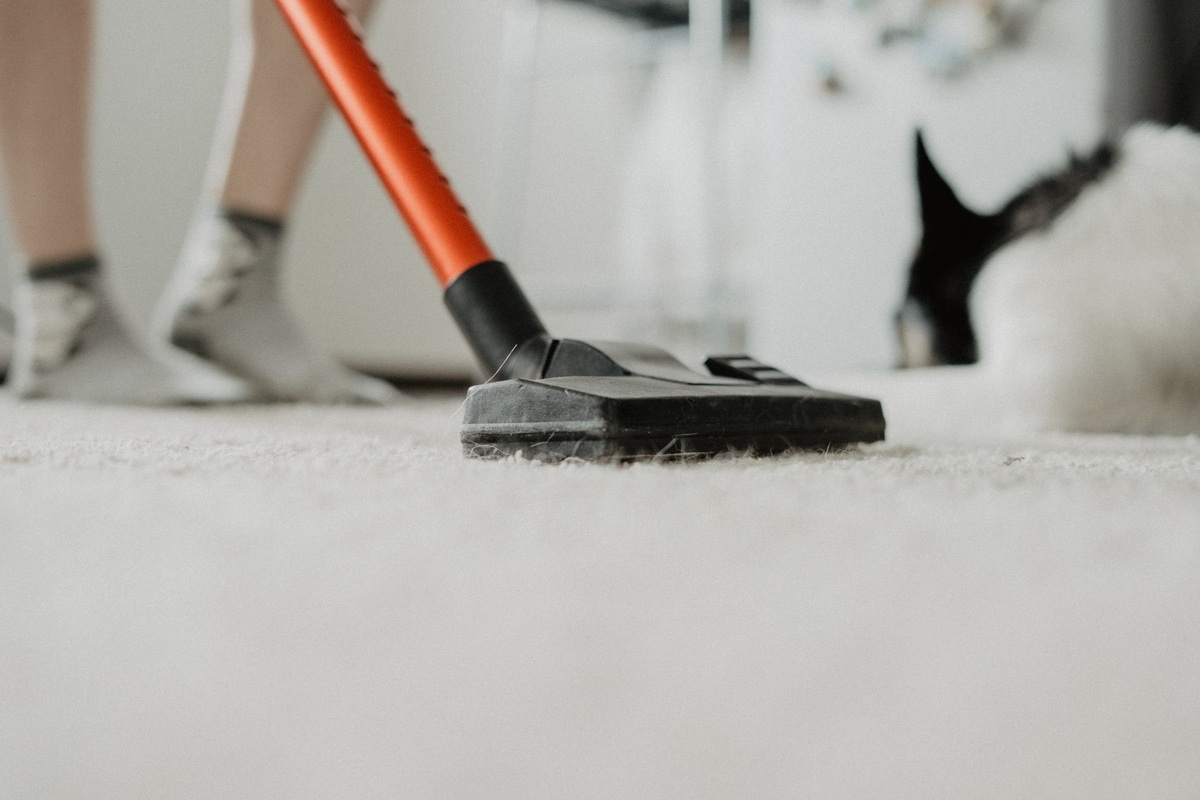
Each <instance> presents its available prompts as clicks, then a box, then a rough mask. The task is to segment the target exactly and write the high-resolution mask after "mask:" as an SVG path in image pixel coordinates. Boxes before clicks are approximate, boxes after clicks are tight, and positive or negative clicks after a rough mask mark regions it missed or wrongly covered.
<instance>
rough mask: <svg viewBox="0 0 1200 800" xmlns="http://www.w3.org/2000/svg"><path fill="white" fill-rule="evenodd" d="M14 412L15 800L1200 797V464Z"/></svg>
mask: <svg viewBox="0 0 1200 800" xmlns="http://www.w3.org/2000/svg"><path fill="white" fill-rule="evenodd" d="M458 402H459V400H458V399H457V398H445V397H443V398H436V397H434V398H426V399H421V400H414V401H412V402H410V403H409V404H407V405H405V406H403V407H401V408H398V409H391V410H363V409H324V408H308V407H278V408H243V409H224V410H199V411H197V410H161V411H146V410H133V409H119V408H104V409H94V408H84V407H80V406H72V405H65V404H53V403H42V404H27V405H21V404H17V403H15V402H13V401H11V400H10V399H7V398H5V399H0V798H4V800H8V799H9V798H14V799H16V798H20V799H21V800H50V799H51V798H53V799H54V800H74V799H75V798H79V799H80V800H84V798H86V800H102V799H106V798H114V800H115V799H116V798H120V800H135V799H140V798H147V800H151V799H153V800H166V799H168V798H170V799H174V798H179V799H181V800H183V799H187V800H191V798H196V799H197V800H199V798H205V799H206V800H207V799H209V798H221V800H241V799H242V798H245V799H246V800H249V799H250V798H254V799H255V800H261V799H263V798H280V799H281V800H282V799H284V798H286V800H308V799H309V798H311V799H312V800H318V799H321V800H326V799H329V798H336V799H337V800H358V799H360V798H371V799H374V798H381V799H382V798H387V799H388V800H395V799H396V798H488V800H492V799H494V798H567V797H570V798H605V799H609V798H689V799H692V798H800V797H813V798H854V799H855V800H861V799H862V798H993V797H994V798H1041V797H1045V798H1070V797H1078V798H1089V799H1090V800H1094V799H1095V798H1174V797H1178V798H1185V797H1186V798H1195V797H1197V796H1198V795H1200V441H1198V440H1196V439H1194V438H1192V439H1140V438H1118V437H1084V436H1052V437H1044V438H1037V439H1028V440H995V439H991V440H988V439H983V438H980V439H978V440H974V439H972V438H971V437H970V436H948V437H942V438H941V439H940V440H937V441H934V440H933V439H931V438H928V437H917V436H912V437H908V438H906V437H905V435H904V434H903V433H901V434H898V436H897V437H896V438H895V439H894V440H893V441H890V442H888V443H886V444H881V445H876V446H871V447H866V448H863V449H861V450H860V451H857V452H849V453H828V454H809V455H801V456H794V457H787V458H780V459H771V460H758V461H752V460H734V461H719V462H712V463H706V464H699V465H675V466H668V465H653V464H650V465H637V466H632V467H624V468H617V467H607V466H583V465H567V466H558V467H547V466H536V465H530V464H526V463H515V462H502V463H480V462H472V461H465V460H463V459H462V458H461V457H460V455H459V450H458V444H457V425H458V420H457V411H456V407H457V405H458Z"/></svg>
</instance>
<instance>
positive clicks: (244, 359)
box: [154, 212, 399, 404]
mask: <svg viewBox="0 0 1200 800" xmlns="http://www.w3.org/2000/svg"><path fill="white" fill-rule="evenodd" d="M282 234H283V229H282V226H281V225H280V224H279V223H278V222H274V221H271V220H264V219H261V218H257V217H253V216H250V215H246V214H239V213H235V212H228V213H222V214H218V215H216V216H214V217H212V218H211V219H209V220H207V221H206V222H205V223H204V224H203V226H202V227H201V228H199V229H198V230H195V231H193V233H192V236H191V239H190V240H189V243H188V245H187V246H186V248H185V250H184V254H183V257H182V259H181V261H180V264H179V266H178V267H176V269H175V273H174V275H173V277H172V279H171V282H170V285H169V286H168V287H167V291H166V294H164V296H163V299H162V301H161V302H160V303H159V307H158V312H157V313H156V315H155V323H154V331H155V335H156V336H157V337H160V338H161V339H162V341H165V342H170V343H171V344H172V345H174V346H176V347H179V348H182V349H184V350H187V351H188V352H190V353H193V354H195V355H196V356H198V357H199V358H203V359H205V360H207V361H209V362H211V363H213V364H215V365H217V366H219V367H220V368H221V369H223V370H226V371H228V372H231V373H233V374H235V375H238V376H240V377H243V378H245V379H246V380H249V381H252V382H254V383H255V384H256V385H258V386H260V387H261V388H262V389H263V390H264V391H266V392H267V393H269V394H270V395H271V396H272V397H273V398H274V399H277V400H292V401H305V402H312V403H367V404H385V403H391V402H394V401H396V400H397V399H398V398H399V393H398V392H397V391H396V390H395V389H393V388H392V387H391V386H390V385H388V384H386V383H384V382H383V381H379V380H375V379H374V378H368V377H367V376H365V375H360V374H359V373H357V372H354V371H352V370H350V369H347V368H346V367H344V366H342V365H341V364H339V363H338V362H337V361H335V360H334V359H333V358H331V357H330V356H328V355H327V354H325V353H323V352H321V351H320V350H318V349H317V348H316V347H315V346H314V345H313V344H312V343H311V342H310V341H309V340H308V339H307V337H306V336H305V335H304V334H303V332H302V331H301V330H300V328H299V326H298V325H297V324H296V322H295V321H294V320H293V318H292V316H291V314H290V313H288V310H287V308H286V307H285V306H284V304H283V297H282V295H281V292H280V289H279V285H278V276H277V273H278V261H279V252H280V244H281V240H282Z"/></svg>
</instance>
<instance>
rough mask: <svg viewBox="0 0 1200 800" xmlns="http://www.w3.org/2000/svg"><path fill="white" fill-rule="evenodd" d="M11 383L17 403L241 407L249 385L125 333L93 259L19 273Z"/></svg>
mask: <svg viewBox="0 0 1200 800" xmlns="http://www.w3.org/2000/svg"><path fill="white" fill-rule="evenodd" d="M13 302H14V307H13V314H14V316H15V318H16V324H15V332H14V341H13V355H12V364H11V366H10V369H9V382H10V384H11V388H12V391H13V392H14V393H15V394H16V395H17V396H19V397H47V398H57V399H63V400H80V401H84V402H94V403H131V404H136V405H172V404H208V403H233V402H246V401H248V400H253V399H255V398H256V396H257V394H256V391H255V389H254V388H253V387H251V386H250V385H249V384H247V383H245V382H244V381H241V380H239V379H237V378H234V377H233V376H231V375H227V374H225V373H223V372H221V371H219V370H217V369H214V368H212V367H211V366H209V365H207V364H204V363H203V362H201V361H199V360H198V359H195V358H193V357H191V356H188V355H187V354H186V353H179V352H176V353H161V354H158V353H155V354H153V355H152V354H150V353H149V352H148V351H147V350H146V349H145V348H143V347H142V346H141V345H140V344H139V343H138V342H137V341H136V340H135V339H134V337H133V336H132V335H131V334H130V333H129V329H128V327H127V325H126V324H125V323H124V321H123V320H122V319H121V316H120V314H119V313H118V311H117V309H116V307H115V305H114V304H113V302H112V300H111V299H110V297H109V294H108V292H107V289H106V287H105V282H104V276H103V273H102V270H101V268H100V261H99V259H97V258H96V257H94V256H86V257H83V258H77V259H72V260H69V261H61V262H55V263H51V264H37V265H32V266H30V267H29V268H28V269H21V270H18V273H17V275H16V277H15V284H14V291H13Z"/></svg>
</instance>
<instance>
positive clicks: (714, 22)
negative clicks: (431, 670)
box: [0, 0, 1197, 381]
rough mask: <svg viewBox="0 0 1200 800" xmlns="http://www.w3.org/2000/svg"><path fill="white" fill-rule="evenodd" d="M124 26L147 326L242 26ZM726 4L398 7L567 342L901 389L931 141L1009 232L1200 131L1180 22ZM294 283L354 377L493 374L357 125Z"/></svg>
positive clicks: (97, 161)
mask: <svg viewBox="0 0 1200 800" xmlns="http://www.w3.org/2000/svg"><path fill="white" fill-rule="evenodd" d="M98 5H99V14H98V19H99V23H100V32H99V33H100V41H99V45H98V59H99V63H98V69H97V76H96V79H97V91H98V95H97V102H96V106H95V109H94V114H95V131H94V136H95V151H94V152H95V155H94V162H93V172H94V180H95V193H96V197H97V214H98V217H99V224H100V229H101V235H102V240H103V242H104V248H105V255H106V257H107V259H108V262H109V264H110V265H111V272H112V276H113V279H114V282H115V284H116V288H117V291H118V292H119V295H120V299H121V301H122V304H123V306H124V308H125V309H126V311H127V312H128V314H129V315H130V317H131V318H132V319H133V320H134V321H135V322H136V323H138V324H139V325H142V326H143V327H144V325H145V322H146V320H148V318H149V315H150V310H151V308H152V306H153V303H154V301H155V299H156V297H157V295H158V293H159V291H160V290H161V289H162V287H163V285H164V284H165V282H166V279H167V275H168V272H169V270H170V268H171V266H172V264H173V262H174V259H175V256H176V251H177V249H178V247H179V245H180V243H181V241H182V239H183V236H184V232H185V230H186V228H187V225H188V223H189V221H190V218H191V215H192V214H193V211H194V207H195V204H196V200H197V197H198V195H199V192H200V188H201V181H202V177H203V174H204V168H205V163H206V160H207V157H208V144H209V141H210V137H211V135H212V129H213V123H214V119H215V116H216V113H217V108H218V105H219V102H220V96H221V91H222V87H223V82H224V72H225V62H226V56H227V50H228V45H229V13H228V8H227V6H226V4H224V3H154V2H146V1H143V2H127V0H122V2H116V0H98ZM722 5H725V4H723V3H722V2H721V1H720V0H692V3H691V6H692V9H691V24H684V25H679V24H672V23H678V22H679V21H680V14H681V13H686V11H687V9H686V6H687V3H686V2H684V1H683V0H662V1H661V2H647V1H646V0H628V2H623V0H596V2H581V0H384V2H382V3H381V8H380V10H379V13H378V15H377V17H376V19H375V21H374V24H373V26H372V28H371V31H370V37H369V43H370V45H371V47H372V49H373V52H374V53H375V55H376V58H377V60H378V61H379V62H380V63H381V65H382V66H383V69H384V71H385V73H386V74H387V75H388V77H389V80H390V81H391V83H392V84H393V85H394V86H395V88H396V89H397V91H398V93H399V95H400V97H401V98H402V100H403V101H404V103H405V105H406V107H407V110H408V111H409V113H410V115H411V116H412V117H414V118H415V119H416V120H417V124H418V127H419V129H420V130H421V132H422V133H423V135H424V137H425V138H426V140H427V141H428V143H429V144H430V145H431V146H432V149H433V150H434V153H435V155H436V157H437V158H438V160H439V162H440V163H441V165H442V167H443V169H444V171H445V172H446V174H447V175H448V176H449V177H450V178H451V181H452V182H453V184H454V186H455V188H456V189H457V191H458V192H459V194H460V195H461V196H462V198H463V200H464V201H465V204H466V205H467V207H468V208H469V209H470V210H471V212H472V214H473V216H474V218H475V219H476V221H477V222H478V223H479V224H480V226H481V227H482V229H483V230H484V232H485V234H486V235H487V236H488V238H489V240H490V241H491V242H492V243H493V247H494V249H495V250H496V252H497V255H498V256H499V257H500V258H502V259H504V260H506V261H508V262H509V263H510V265H511V266H512V267H513V269H514V271H515V272H516V274H517V276H518V278H519V279H520V280H521V281H522V283H523V284H524V285H525V287H526V289H527V291H528V293H529V294H530V296H531V298H532V299H533V301H534V304H535V306H537V307H538V308H539V310H540V311H541V313H542V316H543V317H544V318H545V321H546V322H547V323H548V325H549V327H550V329H551V332H552V333H554V334H555V335H560V336H581V337H594V338H598V337H608V338H615V337H621V338H635V339H637V340H640V341H646V340H650V341H655V342H658V343H661V344H664V345H666V346H668V347H669V348H671V349H672V350H674V351H675V352H677V354H679V355H681V356H683V357H684V358H685V359H687V360H695V359H697V358H699V357H700V355H702V354H703V353H704V352H705V351H706V350H710V349H724V350H729V349H733V350H742V349H747V350H749V351H751V352H753V353H754V354H755V355H756V356H758V357H759V358H760V359H762V360H765V361H770V362H773V363H777V364H778V365H780V366H783V367H785V368H787V369H789V370H792V371H795V372H799V373H800V374H804V373H805V372H807V371H810V370H830V369H838V368H854V369H858V368H876V367H878V368H884V367H887V366H889V365H890V364H891V362H892V360H893V357H894V352H893V344H892V341H891V314H892V310H893V307H894V306H895V304H896V302H897V300H898V297H899V294H900V292H901V290H902V282H903V277H904V266H905V261H906V259H907V257H908V254H909V252H910V250H911V249H912V247H913V245H914V244H915V241H916V236H917V221H916V206H915V202H916V198H915V187H914V182H913V179H912V165H911V162H912V152H911V151H912V135H913V129H914V126H916V125H918V124H919V125H921V126H923V128H924V129H925V131H926V134H927V136H928V140H929V143H930V146H931V149H932V150H933V152H934V156H935V158H936V159H937V160H938V161H939V162H940V164H941V165H942V166H943V167H944V170H945V172H946V173H947V174H948V176H949V177H950V178H951V180H952V181H953V182H954V183H955V184H956V185H957V186H958V187H959V188H960V193H961V195H962V196H963V198H964V199H965V200H966V201H968V202H969V203H972V204H974V205H976V206H978V207H979V208H980V209H981V210H986V209H989V208H992V207H994V206H996V205H999V204H1000V203H1001V202H1003V200H1004V199H1005V198H1006V197H1007V196H1008V195H1009V194H1011V193H1012V192H1013V191H1015V190H1017V189H1018V188H1020V187H1021V186H1022V185H1023V184H1025V183H1026V182H1028V181H1029V180H1030V179H1032V178H1034V177H1036V176H1037V175H1038V174H1039V173H1041V172H1044V171H1045V170H1047V169H1051V168H1053V167H1055V166H1056V165H1057V164H1059V163H1061V162H1062V161H1063V159H1064V157H1065V156H1066V155H1067V154H1068V152H1069V151H1070V150H1071V149H1077V150H1083V149H1086V148H1089V147H1091V146H1092V145H1094V144H1095V143H1096V142H1097V141H1098V140H1099V139H1100V138H1101V137H1103V136H1105V135H1106V134H1113V133H1119V132H1120V131H1121V130H1122V129H1124V128H1125V127H1126V126H1128V125H1129V124H1130V123H1131V122H1133V121H1134V120H1137V119H1140V118H1143V117H1151V116H1153V117H1157V118H1172V115H1174V117H1175V118H1178V117H1180V115H1181V113H1180V107H1181V103H1182V104H1183V106H1187V104H1188V103H1189V102H1190V99H1189V98H1190V95H1188V96H1187V97H1183V98H1182V99H1181V92H1180V86H1183V85H1185V84H1186V85H1192V86H1194V82H1193V83H1191V84H1188V83H1187V79H1188V77H1190V76H1189V75H1188V73H1187V70H1188V69H1192V68H1194V67H1195V66H1196V61H1195V58H1194V56H1195V54H1196V50H1195V48H1194V44H1193V36H1194V34H1195V32H1196V30H1197V26H1196V20H1195V16H1196V15H1195V13H1194V12H1193V11H1192V10H1191V7H1192V6H1193V5H1196V4H1194V3H1191V2H1184V0H1158V1H1157V2H1148V0H1011V2H1008V3H1004V2H1001V0H874V1H873V2H872V0H753V2H752V3H748V2H735V3H732V4H728V5H729V6H731V7H730V8H729V9H728V10H729V11H730V12H731V14H732V16H722V14H721V7H722ZM1164 9H1167V10H1168V11H1170V10H1171V9H1173V10H1174V13H1175V14H1176V16H1177V18H1176V19H1175V20H1173V21H1172V22H1171V23H1169V24H1164V21H1163V18H1162V14H1163V11H1164ZM1189 16H1190V17H1191V19H1189V18H1188V17H1189ZM684 19H686V17H684ZM1189 26H1190V27H1189ZM722 42H724V45H722ZM1181 76H1182V77H1181ZM1187 107H1189V108H1190V107H1191V106H1187ZM12 250H13V247H12V241H11V237H10V236H9V233H8V231H7V229H4V230H3V231H0V251H2V252H5V253H11V252H12ZM288 258H289V267H288V270H287V278H286V289H287V292H288V296H289V298H290V299H291V301H292V305H293V308H294V309H295V311H296V313H297V315H298V316H299V317H300V318H301V320H302V321H303V322H304V324H305V326H306V327H307V328H308V329H309V330H310V332H311V333H312V335H313V336H314V337H315V338H317V339H319V340H320V341H322V342H323V343H325V345H326V346H327V347H328V348H329V349H330V350H332V351H333V352H335V353H336V354H338V355H340V356H341V357H342V358H344V359H345V360H346V361H348V362H349V363H351V364H353V365H355V366H358V367H360V368H364V369H366V370H369V371H372V372H375V373H379V374H383V375H388V376H391V377H396V378H399V379H403V380H417V381H458V380H466V379H471V378H474V377H477V376H476V374H475V367H474V365H473V363H472V361H471V358H470V356H469V354H468V352H467V349H466V347H465V346H464V344H463V343H462V342H461V340H460V337H459V334H458V333H457V331H456V330H455V329H454V328H453V326H452V324H451V323H450V322H449V320H448V318H447V316H446V314H445V312H444V311H443V309H442V306H441V298H440V293H439V290H438V287H437V285H436V282H435V281H434V279H433V278H432V276H431V275H430V274H429V271H428V269H427V268H426V266H425V265H424V263H423V261H422V259H421V257H420V254H419V253H418V251H417V250H416V248H415V246H414V245H413V244H412V242H411V240H410V238H409V236H408V233H407V232H406V230H405V229H404V227H403V225H402V224H401V222H400V220H399V218H398V216H397V215H396V213H395V211H394V210H393V209H392V208H391V206H390V204H389V202H388V200H387V198H386V196H385V195H384V193H383V191H382V190H381V189H380V188H379V187H378V186H377V182H376V180H375V178H374V175H373V174H372V173H371V172H370V170H369V168H368V166H367V165H366V163H365V161H364V159H363V158H362V156H361V155H360V154H359V151H358V149H357V147H356V146H355V144H354V143H353V141H352V140H351V138H350V137H349V135H348V133H347V131H346V129H345V126H344V125H343V124H342V122H341V120H340V119H338V118H336V117H331V119H330V124H329V125H328V126H327V129H326V131H325V135H324V137H323V139H322V142H321V144H320V148H319V151H318V153H317V157H316V160H315V162H314V164H313V165H312V169H311V171H310V174H309V175H308V178H307V180H306V183H305V186H304V190H303V197H302V200H301V204H300V207H299V209H298V212H297V214H296V216H295V218H294V219H293V222H292V231H291V237H290V242H289V256H288ZM0 283H2V282H0ZM8 292H9V290H8V287H7V285H6V284H5V285H3V287H2V288H0V300H3V301H4V302H7V297H8ZM0 358H3V354H2V353H0Z"/></svg>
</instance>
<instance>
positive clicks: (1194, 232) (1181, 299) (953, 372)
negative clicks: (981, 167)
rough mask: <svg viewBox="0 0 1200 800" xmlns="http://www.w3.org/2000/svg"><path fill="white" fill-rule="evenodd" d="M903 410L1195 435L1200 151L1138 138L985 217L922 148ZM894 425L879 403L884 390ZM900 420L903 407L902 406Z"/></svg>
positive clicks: (1177, 138) (1143, 130) (1154, 133)
mask: <svg viewBox="0 0 1200 800" xmlns="http://www.w3.org/2000/svg"><path fill="white" fill-rule="evenodd" d="M916 157H917V182H918V187H919V191H920V206H921V221H922V224H923V229H924V230H923V234H922V238H921V241H920V245H919V247H918V250H917V252H916V255H915V257H914V259H913V261H912V264H911V268H910V273H909V279H908V289H907V296H906V298H905V300H904V303H903V306H902V308H901V310H900V311H899V313H898V314H897V330H898V335H899V342H900V350H901V362H902V364H903V366H906V367H934V369H923V370H914V371H911V372H910V373H908V374H907V375H904V376H902V377H901V376H898V377H899V378H900V381H899V384H898V386H899V387H900V388H899V389H897V388H896V387H893V389H896V390H897V395H896V396H897V398H899V399H898V400H897V403H898V404H899V405H898V407H897V409H896V410H897V411H898V412H899V413H901V414H924V415H926V416H928V417H930V419H931V420H932V419H933V418H935V417H938V416H939V415H941V414H943V413H944V414H948V415H950V416H955V415H957V416H958V417H959V418H970V417H974V418H976V419H977V420H978V422H979V424H980V425H981V426H986V427H994V428H996V429H999V430H1004V431H1032V430H1068V431H1104V432H1125V433H1148V434H1178V433H1200V136H1197V135H1196V134H1195V133H1194V132H1191V131H1190V130H1187V129H1185V128H1182V127H1180V128H1164V127H1159V126H1155V125H1150V124H1143V125H1139V126H1136V127H1134V128H1132V129H1131V130H1130V131H1129V132H1128V133H1127V134H1126V135H1125V136H1124V137H1122V139H1121V140H1120V141H1119V142H1117V143H1114V144H1105V145H1102V146H1101V147H1099V148H1097V149H1096V150H1095V152H1093V153H1091V154H1090V155H1088V156H1086V157H1081V158H1074V159H1072V161H1071V163H1070V164H1069V165H1068V166H1067V167H1066V168H1065V169H1064V170H1063V171H1062V172H1061V173H1059V174H1056V175H1052V176H1049V177H1046V178H1044V179H1042V180H1039V181H1037V182H1036V183H1034V184H1033V185H1031V186H1030V187H1029V188H1028V189H1026V190H1025V191H1023V192H1021V193H1020V194H1018V195H1017V196H1016V197H1015V198H1013V199H1012V200H1011V201H1010V202H1009V203H1007V204H1006V205H1005V206H1004V207H1003V208H1001V209H1000V210H999V211H997V212H995V213H993V214H980V213H977V212H975V211H972V210H971V209H969V208H967V207H966V206H965V205H964V204H963V203H962V202H961V201H960V200H959V198H958V197H957V195H956V194H955V192H954V190H953V188H951V186H950V184H949V183H948V182H947V181H946V179H945V178H944V177H943V176H942V175H941V174H940V173H939V171H938V169H937V167H936V166H935V165H934V163H933V160H932V159H931V157H930V155H929V152H928V151H927V149H926V146H925V143H924V141H923V140H922V138H921V137H920V135H918V137H917V153H916ZM883 394H884V395H885V396H884V398H883V399H884V405H885V411H888V410H889V409H888V405H889V402H888V397H887V396H886V395H887V394H888V391H886V390H885V391H884V392H883ZM904 405H907V407H900V406H904Z"/></svg>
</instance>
